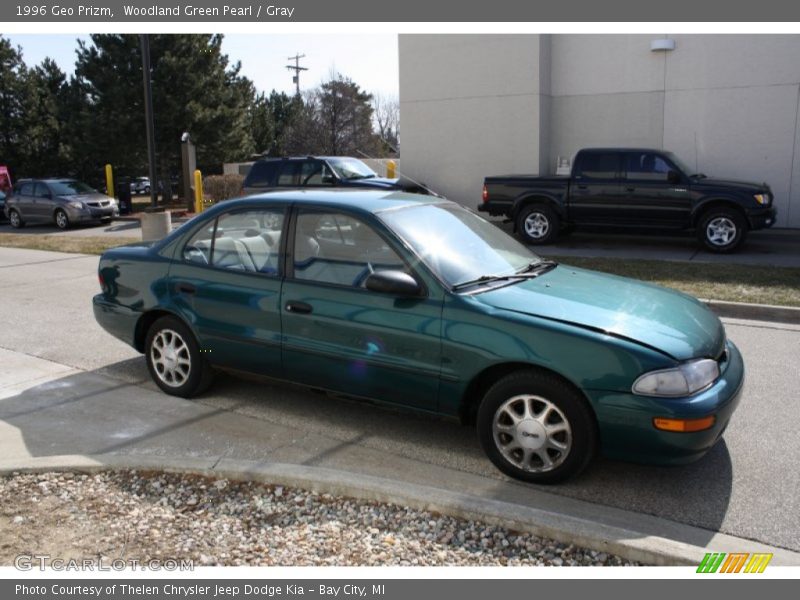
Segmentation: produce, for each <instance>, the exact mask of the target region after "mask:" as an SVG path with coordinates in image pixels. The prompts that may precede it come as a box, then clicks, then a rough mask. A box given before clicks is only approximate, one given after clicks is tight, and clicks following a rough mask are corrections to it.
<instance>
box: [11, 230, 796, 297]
mask: <svg viewBox="0 0 800 600" xmlns="http://www.w3.org/2000/svg"><path fill="white" fill-rule="evenodd" d="M137 241H139V239H138V238H120V237H88V236H69V235H35V234H25V233H0V246H9V247H14V248H32V249H36V250H52V251H55V252H77V253H81V254H100V253H102V252H103V251H104V250H106V249H108V248H112V247H114V246H121V245H123V244H129V243H131V242H137ZM552 258H554V259H556V260H558V261H559V262H564V263H566V264H569V265H573V266H576V267H583V268H585V269H594V270H596V271H604V272H606V273H613V274H614V275H622V276H624V277H632V278H634V279H641V280H643V281H649V282H652V283H657V284H659V285H663V286H666V287H671V288H675V289H677V290H681V291H683V292H686V293H689V294H692V295H693V296H697V297H698V298H710V299H713V300H727V301H730V302H752V303H755V304H777V305H780V306H800V269H798V268H787V267H767V266H755V265H735V264H711V263H695V262H677V261H656V260H635V259H628V260H620V259H618V258H580V257H564V256H554V257H552Z"/></svg>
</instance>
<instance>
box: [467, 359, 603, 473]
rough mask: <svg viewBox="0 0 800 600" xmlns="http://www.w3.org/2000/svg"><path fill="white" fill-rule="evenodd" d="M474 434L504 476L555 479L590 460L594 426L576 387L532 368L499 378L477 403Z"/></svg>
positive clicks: (593, 446)
mask: <svg viewBox="0 0 800 600" xmlns="http://www.w3.org/2000/svg"><path fill="white" fill-rule="evenodd" d="M477 425H478V438H479V440H480V443H481V446H482V447H483V450H484V452H486V455H487V456H488V457H489V459H490V460H491V461H492V462H493V463H494V465H495V466H496V467H497V468H498V469H500V470H501V471H502V472H503V473H505V474H506V475H509V476H511V477H514V478H515V479H521V480H523V481H530V482H532V483H556V482H558V481H563V480H564V479H567V478H568V477H572V476H574V475H577V474H578V473H579V472H580V471H582V470H583V469H584V468H585V467H586V466H587V465H588V464H589V463H590V462H591V460H592V458H593V457H594V455H595V452H596V448H597V428H596V425H595V422H594V418H593V416H592V413H591V410H590V409H589V407H588V406H587V404H586V401H585V400H584V399H583V398H582V397H581V395H580V394H579V393H578V391H577V390H575V389H574V388H572V387H571V386H569V385H568V384H567V383H565V382H564V381H562V380H560V379H559V378H557V377H555V376H553V375H551V374H549V373H545V372H541V371H536V370H525V371H517V372H515V373H511V374H510V375H506V376H505V377H503V378H502V379H500V380H498V381H497V383H495V384H494V385H493V386H492V387H491V388H489V391H488V392H486V395H485V396H484V398H483V401H482V402H481V404H480V406H479V407H478V418H477Z"/></svg>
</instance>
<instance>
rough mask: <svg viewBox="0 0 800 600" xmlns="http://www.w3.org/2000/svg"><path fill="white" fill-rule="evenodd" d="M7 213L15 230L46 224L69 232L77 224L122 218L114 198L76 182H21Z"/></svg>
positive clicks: (16, 186)
mask: <svg viewBox="0 0 800 600" xmlns="http://www.w3.org/2000/svg"><path fill="white" fill-rule="evenodd" d="M5 213H6V216H7V217H8V221H9V223H11V226H12V227H16V228H19V227H24V226H25V223H34V222H40V223H42V222H44V223H55V225H56V227H58V228H59V229H67V228H68V227H69V226H70V225H72V224H73V223H79V222H86V221H111V219H113V218H114V217H116V216H118V215H119V206H118V205H117V201H116V200H115V199H114V198H110V197H109V196H106V195H105V194H101V193H100V192H98V191H97V190H95V189H94V188H91V187H89V186H88V185H86V184H85V183H82V182H80V181H77V180H75V179H21V180H20V181H18V182H17V184H16V185H15V186H14V191H13V192H12V194H11V195H10V196H9V197H8V198H6V206H5Z"/></svg>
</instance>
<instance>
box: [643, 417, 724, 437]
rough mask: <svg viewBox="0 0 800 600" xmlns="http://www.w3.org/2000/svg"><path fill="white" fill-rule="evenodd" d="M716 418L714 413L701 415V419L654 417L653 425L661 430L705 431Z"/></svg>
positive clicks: (711, 425)
mask: <svg viewBox="0 0 800 600" xmlns="http://www.w3.org/2000/svg"><path fill="white" fill-rule="evenodd" d="M716 421H717V418H716V417H715V416H714V415H711V416H709V417H703V418H702V419H666V418H662V417H656V418H655V419H653V427H655V428H656V429H660V430H661V431H680V432H683V433H690V432H692V431H705V430H706V429H711V428H712V427H713V426H714V423H715V422H716Z"/></svg>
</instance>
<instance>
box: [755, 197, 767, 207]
mask: <svg viewBox="0 0 800 600" xmlns="http://www.w3.org/2000/svg"><path fill="white" fill-rule="evenodd" d="M753 198H755V199H756V202H758V203H759V204H763V205H765V206H766V205H767V204H769V194H756V195H754V196H753Z"/></svg>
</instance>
